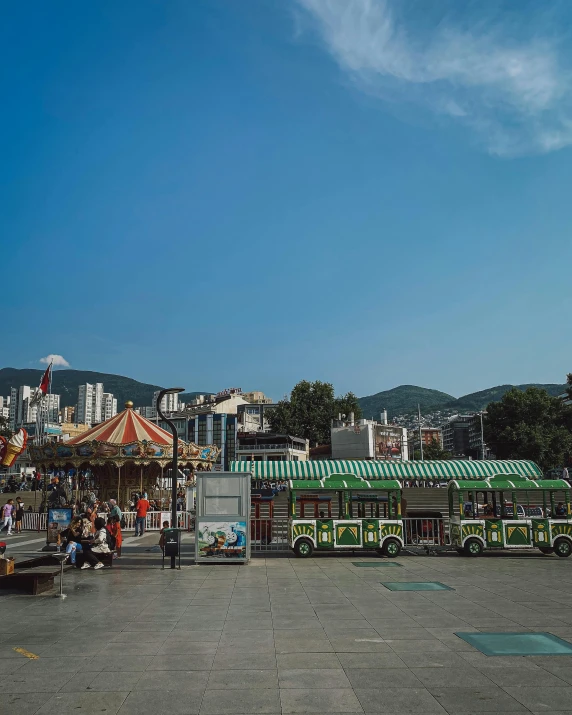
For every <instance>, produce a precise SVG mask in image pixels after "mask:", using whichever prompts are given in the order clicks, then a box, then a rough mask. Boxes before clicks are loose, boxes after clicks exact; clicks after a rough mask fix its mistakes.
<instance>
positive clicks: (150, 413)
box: [136, 407, 157, 420]
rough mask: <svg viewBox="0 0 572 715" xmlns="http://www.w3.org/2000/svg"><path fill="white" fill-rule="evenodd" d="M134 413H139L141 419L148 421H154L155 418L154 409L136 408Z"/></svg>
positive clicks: (155, 411)
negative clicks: (144, 418)
mask: <svg viewBox="0 0 572 715" xmlns="http://www.w3.org/2000/svg"><path fill="white" fill-rule="evenodd" d="M136 412H139V414H140V415H141V417H146V418H147V419H148V420H154V419H155V417H157V410H156V409H155V408H154V407H138V408H137V409H136Z"/></svg>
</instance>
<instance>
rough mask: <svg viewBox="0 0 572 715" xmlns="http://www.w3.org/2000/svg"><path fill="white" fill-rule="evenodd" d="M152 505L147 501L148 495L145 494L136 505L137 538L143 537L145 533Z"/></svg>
mask: <svg viewBox="0 0 572 715" xmlns="http://www.w3.org/2000/svg"><path fill="white" fill-rule="evenodd" d="M149 507H150V504H149V502H148V501H147V494H143V496H142V497H141V499H139V500H138V501H137V504H136V505H135V512H136V513H135V536H143V534H144V533H145V520H146V519H147V512H148V511H149Z"/></svg>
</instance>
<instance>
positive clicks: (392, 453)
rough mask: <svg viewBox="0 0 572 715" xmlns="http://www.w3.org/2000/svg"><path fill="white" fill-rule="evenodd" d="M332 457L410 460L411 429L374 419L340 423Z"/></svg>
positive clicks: (333, 439) (333, 428)
mask: <svg viewBox="0 0 572 715" xmlns="http://www.w3.org/2000/svg"><path fill="white" fill-rule="evenodd" d="M331 435H332V459H398V460H408V459H409V446H408V443H407V428H406V427H399V426H398V425H388V424H384V423H380V422H376V421H374V420H358V421H357V422H353V420H352V421H351V422H348V423H342V424H340V423H336V426H334V427H332V429H331Z"/></svg>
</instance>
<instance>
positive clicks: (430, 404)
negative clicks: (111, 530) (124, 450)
mask: <svg viewBox="0 0 572 715" xmlns="http://www.w3.org/2000/svg"><path fill="white" fill-rule="evenodd" d="M43 372H44V371H43V370H33V369H24V370H19V369H16V368H13V367H5V368H1V369H0V395H1V396H8V395H9V394H10V388H12V387H20V385H30V387H37V386H38V385H39V384H40V380H41V378H42V375H43ZM86 382H89V383H92V384H93V383H96V382H102V383H103V387H104V389H105V391H106V392H112V393H113V394H114V395H115V397H116V398H117V407H118V409H119V410H121V409H123V405H124V403H125V402H126V401H127V400H131V401H132V402H133V404H134V405H135V407H143V406H145V405H151V402H152V399H153V393H154V392H156V391H157V390H160V389H161V387H159V385H149V384H147V383H144V382H139V381H137V380H133V379H132V378H130V377H123V376H122V375H112V374H109V373H105V372H92V371H89V370H54V372H53V378H52V392H54V393H55V394H59V395H60V396H61V397H60V405H61V407H69V406H73V405H75V404H76V403H77V393H78V387H79V385H83V384H85V383H86ZM511 387H517V388H518V389H519V390H525V389H526V388H527V387H541V388H543V389H545V390H546V391H547V392H548V393H549V394H551V395H560V394H562V393H563V392H564V390H565V388H566V386H565V385H557V384H547V385H541V384H530V385H499V386H497V387H491V388H489V389H488V390H480V391H479V392H472V393H470V394H468V395H463V397H458V398H457V397H453V395H449V394H447V393H446V392H440V391H439V390H430V389H428V388H426V387H418V386H416V385H400V386H399V387H394V388H393V389H392V390H384V391H383V392H377V393H376V394H374V395H367V396H365V397H360V398H359V404H360V406H361V409H362V412H363V416H364V417H367V418H368V419H370V418H372V417H373V418H377V419H379V416H380V414H381V412H382V411H383V410H384V409H386V410H387V412H388V415H389V416H390V417H393V416H395V415H399V414H404V413H407V412H414V411H416V410H417V405H418V404H419V405H420V406H421V410H422V411H423V412H429V411H436V410H454V411H456V412H471V411H475V410H482V409H484V408H485V407H486V406H487V405H488V404H489V402H497V401H498V400H500V399H501V398H502V396H503V395H504V393H505V392H506V391H507V390H510V389H511ZM200 394H210V393H208V391H204V390H203V391H200V390H199V391H193V392H184V393H181V395H180V396H179V399H180V400H181V401H182V402H188V401H189V400H191V399H193V398H194V397H195V396H196V395H200Z"/></svg>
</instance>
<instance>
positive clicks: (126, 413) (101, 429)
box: [66, 403, 173, 445]
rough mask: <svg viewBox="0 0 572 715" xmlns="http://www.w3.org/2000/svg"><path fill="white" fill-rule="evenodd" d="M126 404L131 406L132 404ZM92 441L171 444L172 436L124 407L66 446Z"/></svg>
mask: <svg viewBox="0 0 572 715" xmlns="http://www.w3.org/2000/svg"><path fill="white" fill-rule="evenodd" d="M127 404H131V405H132V403H127ZM94 440H97V441H98V442H106V443H107V444H131V442H142V441H143V440H146V441H147V442H154V443H155V444H169V445H172V444H173V436H172V435H171V433H170V432H166V431H165V430H164V429H161V428H160V427H158V426H157V425H156V424H154V423H153V422H151V421H150V420H148V419H146V418H145V417H142V416H141V415H140V414H138V413H137V412H135V410H134V409H133V407H132V406H130V407H127V406H126V408H125V409H124V410H123V412H120V413H119V414H117V415H115V417H111V419H109V420H107V421H105V422H102V423H101V424H99V425H96V426H95V427H92V428H91V429H90V430H88V431H87V432H84V433H83V434H80V435H78V436H77V437H74V438H73V439H70V440H68V442H67V443H66V444H68V445H69V444H85V443H87V442H93V441H94Z"/></svg>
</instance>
